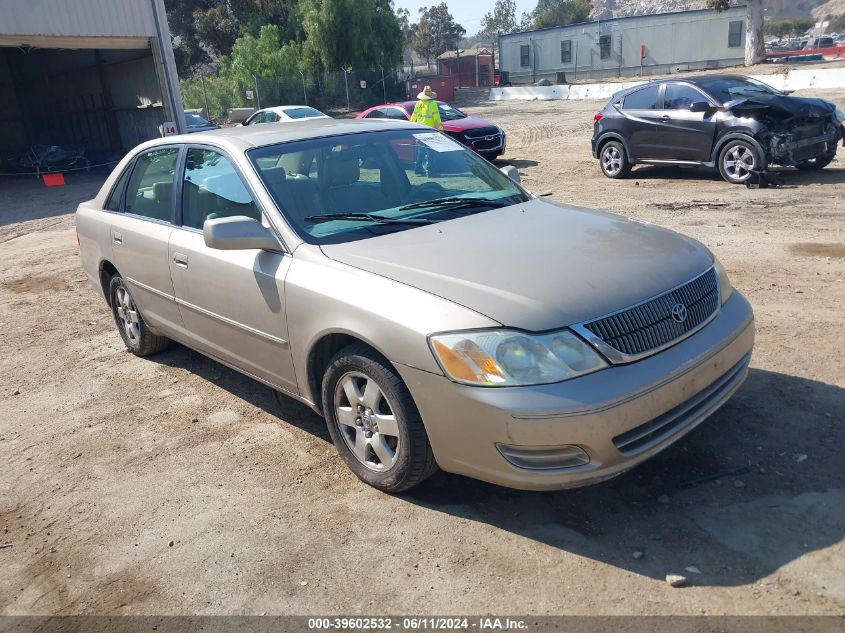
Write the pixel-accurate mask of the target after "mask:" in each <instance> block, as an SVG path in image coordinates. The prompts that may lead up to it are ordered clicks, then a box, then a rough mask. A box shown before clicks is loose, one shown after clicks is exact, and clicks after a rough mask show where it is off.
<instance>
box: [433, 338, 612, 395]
mask: <svg viewBox="0 0 845 633" xmlns="http://www.w3.org/2000/svg"><path fill="white" fill-rule="evenodd" d="M429 340H430V342H431V349H432V351H433V352H434V356H435V358H437V360H438V362H439V363H440V366H441V367H442V368H443V371H444V372H445V373H446V376H448V377H449V378H451V379H452V380H454V381H456V382H460V383H464V384H468V385H481V386H485V387H512V386H515V385H540V384H547V383H552V382H560V381H562V380H568V379H570V378H575V377H576V376H582V375H584V374H589V373H592V372H594V371H598V370H599V369H604V368H605V367H607V366H608V364H607V362H606V361H605V360H604V359H603V358H602V357H601V356H599V354H598V352H596V351H595V350H594V349H593V348H592V347H590V346H589V345H588V344H587V343H585V342H584V341H582V340H581V339H580V338H578V337H577V336H576V335H575V334H573V333H572V332H570V331H569V330H561V331H559V332H552V333H550V334H536V335H535V334H526V333H524V332H519V331H516V330H479V331H474V332H454V333H450V334H435V335H432V336H431V337H430V339H429Z"/></svg>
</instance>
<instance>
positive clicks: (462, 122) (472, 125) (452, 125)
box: [443, 116, 498, 132]
mask: <svg viewBox="0 0 845 633" xmlns="http://www.w3.org/2000/svg"><path fill="white" fill-rule="evenodd" d="M480 127H498V126H497V125H493V124H492V123H490V121H485V120H484V119H479V118H478V117H475V116H468V117H466V118H464V119H454V120H453V121H443V129H444V130H446V131H447V132H466V131H468V130H475V129H478V128H480Z"/></svg>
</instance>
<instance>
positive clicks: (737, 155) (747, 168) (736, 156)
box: [719, 140, 765, 185]
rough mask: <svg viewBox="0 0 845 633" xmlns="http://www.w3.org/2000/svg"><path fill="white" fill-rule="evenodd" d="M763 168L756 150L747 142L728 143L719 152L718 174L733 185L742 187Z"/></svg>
mask: <svg viewBox="0 0 845 633" xmlns="http://www.w3.org/2000/svg"><path fill="white" fill-rule="evenodd" d="M764 168H765V165H763V160H762V158H760V156H759V154H758V152H757V148H756V147H754V145H753V144H752V143H750V142H748V141H743V140H736V141H730V142H729V143H727V144H726V145H725V146H724V147H723V148H722V151H721V152H719V173H720V174H722V178H724V179H725V180H727V181H728V182H729V183H732V184H734V185H744V184H745V183H746V182H748V181H749V180H750V179H751V177H752V176H753V175H754V173H755V172H761V171H763V170H764Z"/></svg>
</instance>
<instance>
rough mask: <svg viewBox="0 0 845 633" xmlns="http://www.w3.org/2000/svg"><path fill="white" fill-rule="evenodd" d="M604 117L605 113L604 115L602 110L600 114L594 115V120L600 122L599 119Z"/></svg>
mask: <svg viewBox="0 0 845 633" xmlns="http://www.w3.org/2000/svg"><path fill="white" fill-rule="evenodd" d="M603 118H604V115H603V114H602V113H601V112H599V113H598V114H596V116H594V117H593V122H594V123H598V122H599V121H601V120H602V119H603Z"/></svg>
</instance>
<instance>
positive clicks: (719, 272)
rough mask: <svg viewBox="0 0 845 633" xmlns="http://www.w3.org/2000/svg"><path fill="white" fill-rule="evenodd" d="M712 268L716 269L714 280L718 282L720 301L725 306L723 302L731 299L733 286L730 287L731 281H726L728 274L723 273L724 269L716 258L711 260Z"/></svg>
mask: <svg viewBox="0 0 845 633" xmlns="http://www.w3.org/2000/svg"><path fill="white" fill-rule="evenodd" d="M713 267H714V268H715V269H716V279H718V280H719V295H720V297H721V300H722V305H725V302H726V301H727V300H728V299H730V298H731V294H733V291H734V289H733V286H731V280H730V279H728V273H726V272H725V267H724V266H722V262H720V261H719V260H718V259H717V258H715V257H714V258H713Z"/></svg>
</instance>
